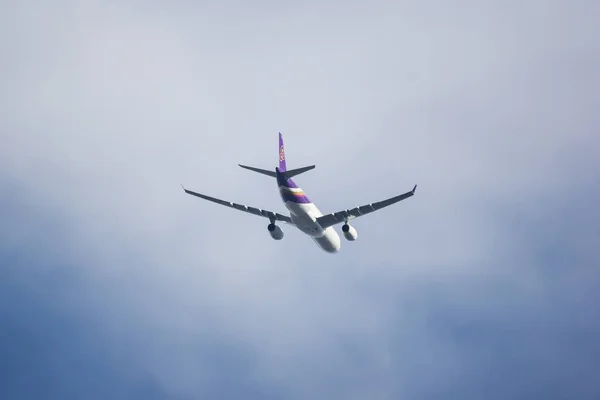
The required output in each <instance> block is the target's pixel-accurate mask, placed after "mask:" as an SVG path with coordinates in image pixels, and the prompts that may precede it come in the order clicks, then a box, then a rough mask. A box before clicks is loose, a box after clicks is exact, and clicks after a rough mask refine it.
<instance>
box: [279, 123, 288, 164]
mask: <svg viewBox="0 0 600 400" xmlns="http://www.w3.org/2000/svg"><path fill="white" fill-rule="evenodd" d="M279 170H280V171H281V172H285V171H287V167H286V165H285V150H284V148H283V136H281V132H279Z"/></svg>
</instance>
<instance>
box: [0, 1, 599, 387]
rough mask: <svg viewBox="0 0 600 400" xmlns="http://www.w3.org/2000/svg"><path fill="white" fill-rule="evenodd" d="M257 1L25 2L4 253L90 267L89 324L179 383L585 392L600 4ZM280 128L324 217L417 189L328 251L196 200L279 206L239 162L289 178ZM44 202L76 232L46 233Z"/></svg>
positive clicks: (133, 361) (14, 37)
mask: <svg viewBox="0 0 600 400" xmlns="http://www.w3.org/2000/svg"><path fill="white" fill-rule="evenodd" d="M223 4H224V3H223ZM231 4H234V3H231ZM231 4H230V5H231ZM248 4H249V3H248ZM248 4H247V3H243V2H239V4H236V7H232V8H229V6H226V5H210V6H209V5H197V4H196V3H191V2H175V3H172V4H169V5H168V6H166V5H164V4H162V3H160V4H159V3H157V2H153V3H146V4H145V5H143V6H142V5H140V4H137V3H135V2H104V3H102V4H100V3H97V4H95V3H92V2H87V3H77V4H74V3H71V2H61V3H56V4H53V6H52V7H50V6H43V5H40V4H37V5H34V3H26V2H20V3H15V4H14V5H9V6H7V7H6V12H5V13H3V15H2V16H0V26H1V27H2V28H1V29H2V30H3V35H2V38H3V39H2V40H1V41H0V45H1V46H2V49H3V53H4V54H6V57H3V61H2V70H3V72H4V74H3V77H2V78H0V79H1V80H0V82H1V84H2V87H3V88H5V89H6V90H3V94H2V96H0V104H1V105H2V109H3V111H2V119H1V121H0V132H1V135H2V139H3V141H2V142H3V146H1V148H0V167H2V171H3V172H2V175H1V177H2V182H3V183H2V191H3V192H4V193H9V192H12V191H14V190H21V191H22V192H23V193H26V194H27V196H26V198H25V199H20V200H19V202H22V206H23V207H24V208H23V209H24V210H25V211H22V212H21V213H16V214H14V215H12V216H11V218H12V220H13V221H14V223H11V224H10V226H11V227H12V226H14V233H11V232H13V231H10V232H9V231H6V232H5V233H4V236H5V237H6V238H7V242H5V243H9V244H8V245H7V247H6V248H8V249H11V248H15V246H17V247H19V248H21V249H22V250H21V251H23V252H32V251H35V253H37V254H38V255H39V259H38V258H36V259H35V262H33V261H31V262H27V263H26V264H27V265H28V267H29V269H27V271H29V272H28V273H29V274H31V276H32V277H35V276H38V275H39V274H42V273H43V271H45V270H47V269H50V270H52V269H53V267H52V265H54V264H52V263H49V262H46V261H45V259H46V258H50V259H51V260H56V261H57V262H59V263H68V264H70V265H76V266H77V267H73V269H63V271H64V272H63V273H64V274H65V276H67V277H72V276H73V275H74V274H75V275H76V274H77V272H74V271H80V272H79V273H81V274H83V276H82V277H80V280H75V281H73V282H72V283H70V285H71V286H72V287H73V288H75V289H77V290H74V291H73V292H72V293H73V294H72V295H73V296H74V298H77V296H80V295H82V294H83V293H85V294H86V295H87V296H86V297H85V298H86V299H88V303H86V304H87V306H86V307H89V309H88V311H89V316H88V318H89V320H88V319H86V320H82V321H80V322H81V325H82V326H83V327H84V328H85V327H86V326H89V325H90V324H93V323H96V324H101V325H102V326H103V327H104V328H103V330H102V331H101V332H100V333H99V334H101V336H102V338H105V339H102V340H105V341H106V342H105V343H106V346H107V348H108V349H120V350H119V351H123V352H125V353H126V354H127V358H128V362H129V364H128V365H129V366H130V370H138V369H139V370H144V371H148V375H144V374H143V373H142V374H141V375H137V376H142V378H139V380H138V382H155V384H156V387H157V388H160V390H164V392H165V393H168V394H169V395H171V394H181V395H182V396H186V395H190V396H195V395H198V394H199V393H206V392H207V391H210V390H213V389H211V388H216V389H214V390H217V391H218V390H225V389H226V388H230V389H231V390H236V389H235V388H236V387H237V388H239V390H240V391H245V390H248V391H250V390H254V389H256V390H259V391H261V393H265V394H264V396H267V395H273V396H275V397H276V396H277V395H281V396H285V397H296V398H319V397H320V396H321V397H322V398H325V397H327V398H331V397H345V398H353V396H354V397H356V398H364V397H370V398H374V397H385V396H387V395H394V394H395V395H397V396H409V397H410V396H414V397H424V398H435V397H436V396H442V395H449V394H456V396H458V397H461V398H481V397H482V393H484V392H487V391H488V390H496V391H497V393H502V394H505V395H506V396H509V397H519V396H524V395H526V394H527V393H531V391H532V390H533V391H534V392H535V390H539V392H537V393H548V392H545V391H550V390H552V389H551V388H552V387H556V388H557V389H556V390H557V392H556V393H558V394H560V393H569V392H574V391H576V390H577V387H579V388H580V393H579V394H580V396H579V397H580V398H585V396H586V395H589V396H590V397H593V396H592V395H593V394H594V393H597V392H598V388H597V387H595V386H594V385H593V384H588V383H585V384H581V382H587V380H585V379H584V376H585V373H581V375H575V374H571V373H570V372H569V371H570V370H576V371H581V370H587V369H590V368H591V367H592V366H593V365H594V361H593V359H590V358H588V357H587V355H586V354H592V353H594V351H595V350H594V348H593V345H592V344H591V341H589V339H587V336H584V339H581V340H575V339H574V338H579V337H580V336H579V335H580V334H581V335H584V334H583V333H582V332H597V330H598V326H597V324H595V323H594V322H593V321H592V320H589V319H586V318H587V317H586V315H587V314H585V315H584V314H581V316H580V318H581V319H580V320H577V321H576V322H575V323H574V322H573V321H571V322H569V321H568V320H565V319H562V320H560V319H559V320H557V321H554V322H552V315H553V314H554V313H558V314H560V315H568V314H569V313H574V312H576V311H575V310H581V309H589V308H590V307H592V306H593V305H594V304H596V303H597V300H596V299H595V298H594V296H593V295H592V293H593V290H592V289H591V288H592V287H593V285H594V284H595V283H594V282H596V281H594V276H595V274H594V272H593V269H592V267H590V266H592V265H595V264H597V261H598V258H597V256H596V254H595V251H594V243H595V242H594V241H593V238H597V229H596V228H595V226H596V225H594V223H592V222H590V221H593V219H592V218H591V217H590V215H593V214H594V209H593V207H592V206H590V204H595V203H597V201H596V202H595V201H594V200H597V199H598V197H599V193H600V190H599V189H598V188H597V185H596V181H597V179H596V178H595V175H594V171H595V169H597V165H598V162H597V160H598V156H599V154H598V149H600V143H599V141H598V136H597V135H596V131H597V129H598V126H599V125H600V123H599V121H598V117H597V115H596V114H597V113H596V110H597V109H598V106H599V105H600V97H599V96H598V94H597V91H596V90H593V88H594V87H595V86H597V74H596V71H597V70H598V67H599V65H598V63H599V61H600V58H599V57H598V54H599V49H598V45H597V43H596V41H595V40H594V39H595V38H596V37H597V36H598V28H597V23H596V19H595V18H594V9H595V8H596V6H595V5H594V4H593V3H589V2H583V1H582V2H570V3H569V4H567V3H563V2H558V1H554V2H552V1H550V2H543V3H542V2H533V1H532V2H528V3H526V4H516V3H515V4H514V5H513V4H510V3H506V2H486V3H481V4H478V5H473V4H469V3H466V2H463V3H461V4H453V5H449V4H447V3H444V2H430V3H428V4H427V5H425V4H422V3H420V2H405V3H393V2H378V3H372V4H370V5H366V3H365V5H361V4H358V3H351V4H350V5H347V6H344V7H342V6H341V5H339V4H336V3H335V2H329V3H321V4H320V5H317V4H312V5H309V4H308V3H302V4H294V5H290V4H285V6H284V5H283V4H284V3H278V4H277V5H274V4H270V3H269V2H263V3H261V5H260V6H256V7H258V8H255V6H252V7H250V6H249V5H248ZM277 131H282V132H283V133H284V135H285V139H286V147H287V154H288V157H289V159H290V162H291V163H292V164H294V165H298V166H300V165H301V164H309V163H315V164H317V169H316V170H315V171H311V172H309V173H307V174H305V175H303V176H302V179H300V180H299V183H300V184H302V186H303V187H304V188H305V190H306V191H307V192H308V193H309V194H310V196H311V198H313V199H314V200H315V201H316V202H317V204H318V205H319V207H321V208H322V210H323V211H333V210H336V209H338V208H345V207H349V206H353V205H356V204H362V203H364V202H369V201H373V200H377V199H379V198H383V197H386V196H388V195H393V194H396V193H397V192H401V191H404V190H406V189H409V188H410V187H412V185H413V184H415V183H418V184H419V189H418V192H417V196H415V197H414V198H412V199H410V200H408V201H406V202H404V204H401V205H398V206H395V208H393V209H390V210H389V211H385V212H382V213H376V214H373V215H371V216H369V217H365V218H364V219H361V220H357V222H356V226H357V228H358V230H359V233H360V239H359V241H358V242H356V243H353V244H350V243H346V242H344V243H343V244H342V245H343V251H342V253H340V254H339V255H337V256H336V257H335V258H332V257H325V255H324V254H321V253H320V252H319V250H318V249H317V248H315V247H314V245H313V244H312V243H311V242H310V240H308V239H306V238H304V237H302V236H301V235H300V234H299V233H297V232H294V231H291V230H288V231H286V238H285V240H283V241H282V242H280V243H275V242H273V241H272V240H271V239H270V238H269V237H268V235H267V234H266V230H265V226H266V224H265V221H261V220H259V219H258V218H255V217H253V216H246V215H237V214H236V212H235V211H232V210H228V209H224V210H222V209H220V208H219V207H218V206H216V205H212V204H205V203H203V202H201V201H199V200H196V199H192V198H188V197H189V196H185V195H184V194H183V193H182V191H181V189H180V187H179V184H180V183H184V184H186V185H187V186H190V187H192V188H194V189H197V190H199V191H205V192H207V193H211V194H213V195H215V196H221V197H223V198H227V199H230V200H232V201H238V202H242V203H247V204H250V205H255V206H259V207H264V208H271V209H273V210H275V211H283V210H284V207H283V205H281V204H280V203H279V201H278V199H277V197H276V191H275V187H274V184H273V182H271V181H269V180H268V179H267V178H265V177H260V176H256V175H254V174H251V173H249V172H247V171H243V170H240V169H239V168H238V167H237V166H236V164H237V163H238V162H242V163H246V164H254V165H258V166H263V167H267V168H269V167H271V166H272V165H273V163H274V162H275V142H276V134H277ZM27 213H32V214H31V216H30V217H27V215H28V214H27ZM8 215H10V214H8ZM48 215H52V216H54V217H55V218H56V220H57V221H59V223H58V224H57V225H44V226H41V227H38V229H39V230H40V232H43V234H44V235H49V236H56V234H52V233H51V232H54V231H55V230H56V229H59V230H60V229H67V230H68V233H69V234H68V235H67V236H68V240H66V241H65V242H64V243H62V244H58V245H56V246H52V245H48V244H45V243H46V242H44V241H43V240H41V239H40V240H37V241H34V242H32V241H31V240H30V239H29V237H30V236H29V235H30V234H31V230H35V229H34V228H30V229H31V230H28V229H27V228H24V227H23V226H24V224H23V221H26V220H28V219H29V220H31V221H39V220H43V219H44V218H46V216H48ZM7 218H8V216H7ZM573 221H578V223H577V224H575V223H574V222H573ZM567 228H568V229H567ZM565 232H568V234H567V233H565ZM28 244H29V246H30V247H29V248H27V247H25V246H26V245H28ZM6 260H7V261H6V263H7V265H8V264H10V263H12V262H13V261H11V259H6ZM23 268H25V267H23ZM557 271H559V273H557ZM22 279H23V280H26V279H25V278H22ZM32 285H33V286H34V287H37V286H42V285H43V282H41V281H38V282H34V283H32ZM19 290H21V291H22V292H18V291H17V292H11V293H12V295H13V296H25V297H27V296H26V295H24V294H23V293H28V292H27V291H25V289H19ZM565 293H586V294H587V295H586V296H584V295H582V294H580V296H581V297H580V298H579V299H578V300H577V297H569V295H567V294H565ZM573 296H575V294H573ZM34 300H35V298H33V299H31V301H34ZM46 301H50V300H48V299H46ZM56 307H57V309H64V307H65V304H63V303H61V302H57V303H56ZM57 315H59V316H58V317H56V318H60V313H59V314H57ZM530 321H538V322H539V324H540V325H535V324H534V322H530ZM50 322H52V321H50ZM552 324H556V326H554V325H552ZM509 325H510V326H513V327H514V330H511V331H510V333H509V334H508V335H507V334H506V331H505V330H504V329H508V328H507V326H509ZM540 326H542V327H540ZM503 332H504V335H503ZM552 332H555V333H552ZM556 332H558V333H556ZM560 332H562V333H560ZM40 335H42V334H40ZM199 337H202V338H203V339H199ZM43 338H44V336H43V335H42V336H36V337H35V338H34V339H32V340H33V341H38V342H39V341H42V340H43ZM111 338H112V339H111ZM115 338H118V340H117V339H115ZM535 338H539V347H535V346H533V347H532V346H529V345H526V344H527V343H530V342H531V341H535ZM99 340H100V339H99ZM111 340H112V341H111ZM203 340H206V342H204V341H203ZM573 342H577V343H573ZM209 343H212V344H209ZM88 345H89V344H88V343H87V342H84V343H83V344H82V346H83V347H84V348H85V347H86V346H88ZM202 345H206V346H214V349H215V350H214V351H213V352H208V353H204V352H203V351H199V350H198V351H197V349H198V346H200V347H201V346H202ZM548 347H552V348H557V349H558V350H556V352H553V353H551V352H547V354H554V356H555V358H553V359H551V361H548V360H549V359H548V358H546V357H549V356H547V355H545V354H544V351H545V349H546V348H548ZM124 348H127V349H128V350H127V351H125V350H122V349H124ZM231 349H233V350H231ZM563 349H564V350H563ZM114 351H117V350H114ZM229 351H231V352H232V353H229ZM515 352H516V353H515ZM229 357H230V358H229ZM557 359H560V360H561V362H563V363H564V364H565V367H564V368H562V367H560V366H557V364H560V362H559V361H556V360H557ZM105 360H106V361H103V362H105V364H104V365H105V366H106V367H105V368H106V371H107V373H112V372H110V370H111V368H113V366H114V365H116V364H118V362H115V360H113V359H110V358H106V359H105ZM228 360H229V361H228ZM552 360H554V364H552V365H551V363H552ZM237 364H240V365H237ZM569 366H572V367H574V368H572V369H569V368H568V367H569ZM515 371H521V374H522V375H523V376H524V377H529V378H531V379H530V380H529V382H530V383H529V384H528V385H526V384H525V383H523V384H520V385H514V381H515V380H517V379H518V378H519V376H520V375H518V374H517V372H515ZM499 375H502V377H503V378H502V379H501V378H500V377H499ZM111 376H112V375H111ZM145 376H151V377H152V378H148V380H147V381H144V379H146V378H144V377H145ZM57 379H60V378H57ZM112 379H123V380H126V378H121V377H114V378H112ZM127 379H129V378H127ZM132 379H133V380H136V379H138V378H137V377H134V378H132ZM524 379H525V378H524ZM107 381H109V379H107ZM250 381H252V382H254V383H256V382H258V383H256V386H252V384H250V383H247V382H250ZM507 381H508V382H509V383H511V384H512V386H510V388H509V387H505V386H504V385H508V383H507ZM551 381H553V382H555V385H556V386H552V384H551V383H550V382H551ZM140 385H142V386H143V385H145V383H141V384H140ZM148 385H150V386H152V385H154V383H148ZM500 388H504V390H500ZM157 390H158V389H157ZM57 391H60V390H59V389H57ZM292 393H293V394H294V395H295V396H294V395H292ZM215 394H216V392H215ZM558 394H557V396H558ZM232 396H233V394H232ZM257 396H259V395H257ZM451 397H452V396H451ZM488 397H489V396H488ZM548 397H550V395H548Z"/></svg>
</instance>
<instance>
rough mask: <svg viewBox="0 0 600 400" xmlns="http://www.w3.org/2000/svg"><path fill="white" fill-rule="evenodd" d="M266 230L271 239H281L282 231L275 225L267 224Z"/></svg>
mask: <svg viewBox="0 0 600 400" xmlns="http://www.w3.org/2000/svg"><path fill="white" fill-rule="evenodd" d="M267 230H268V231H269V234H270V235H271V237H272V238H273V239H275V240H281V239H283V231H282V230H281V228H280V227H278V226H277V225H275V224H269V226H267Z"/></svg>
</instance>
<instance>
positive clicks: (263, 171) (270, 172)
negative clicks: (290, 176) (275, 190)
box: [238, 164, 277, 178]
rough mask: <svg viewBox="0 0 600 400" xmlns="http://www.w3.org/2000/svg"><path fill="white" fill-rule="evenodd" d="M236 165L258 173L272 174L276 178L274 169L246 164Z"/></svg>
mask: <svg viewBox="0 0 600 400" xmlns="http://www.w3.org/2000/svg"><path fill="white" fill-rule="evenodd" d="M238 165H239V166H240V167H242V168H246V169H249V170H250V171H254V172H258V173H259V174H263V175H268V176H272V177H273V178H277V174H276V173H275V171H268V170H266V169H261V168H256V167H249V166H247V165H242V164H238Z"/></svg>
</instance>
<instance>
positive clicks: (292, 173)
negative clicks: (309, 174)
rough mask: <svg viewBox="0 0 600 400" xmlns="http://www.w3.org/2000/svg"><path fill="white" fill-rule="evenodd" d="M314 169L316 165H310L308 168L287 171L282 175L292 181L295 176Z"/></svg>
mask: <svg viewBox="0 0 600 400" xmlns="http://www.w3.org/2000/svg"><path fill="white" fill-rule="evenodd" d="M314 167H315V166H314V165H309V166H308V167H302V168H296V169H288V170H287V171H284V172H282V174H283V176H285V177H286V178H287V179H290V178H291V177H293V176H296V175H300V174H303V173H305V172H306V171H310V170H311V169H313V168H314Z"/></svg>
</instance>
